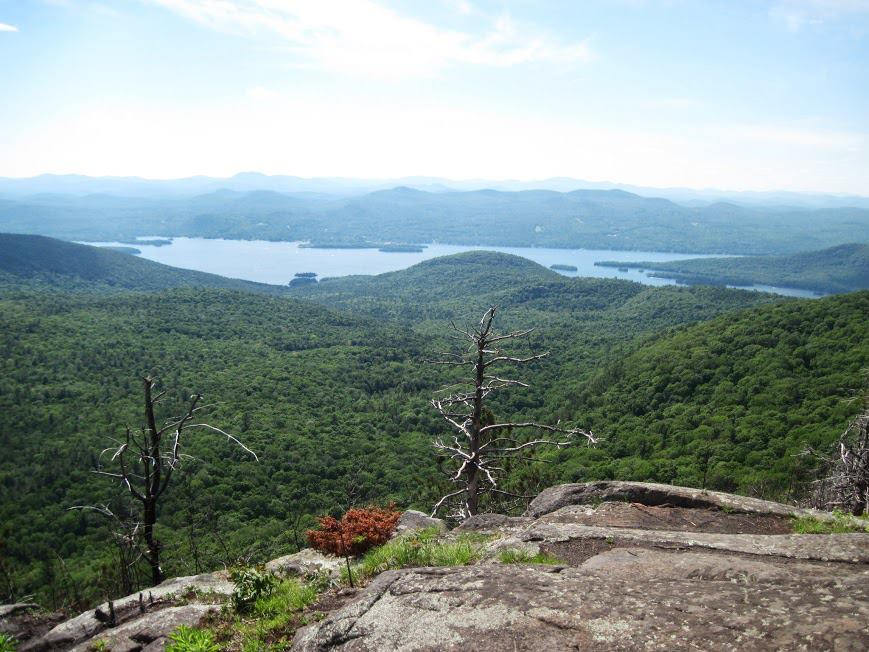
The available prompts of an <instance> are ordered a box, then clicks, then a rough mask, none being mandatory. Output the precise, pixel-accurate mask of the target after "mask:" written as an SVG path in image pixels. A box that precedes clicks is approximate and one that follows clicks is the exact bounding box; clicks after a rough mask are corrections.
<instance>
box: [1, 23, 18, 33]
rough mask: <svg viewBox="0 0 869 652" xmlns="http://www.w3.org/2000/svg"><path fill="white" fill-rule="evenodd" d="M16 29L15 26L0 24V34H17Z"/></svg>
mask: <svg viewBox="0 0 869 652" xmlns="http://www.w3.org/2000/svg"><path fill="white" fill-rule="evenodd" d="M17 31H18V28H17V27H15V25H7V24H6V23H0V32H17Z"/></svg>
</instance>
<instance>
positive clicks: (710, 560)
mask: <svg viewBox="0 0 869 652" xmlns="http://www.w3.org/2000/svg"><path fill="white" fill-rule="evenodd" d="M794 517H802V518H815V519H818V520H820V521H825V520H829V519H831V518H832V517H831V516H830V515H829V514H825V513H823V512H814V511H807V510H800V509H797V508H794V507H791V506H788V505H782V504H779V503H771V502H768V501H760V500H755V499H751V498H745V497H740V496H734V495H731V494H723V493H718V492H708V491H699V490H694V489H686V488H682V487H670V486H667V485H657V484H648V483H637V482H602V483H588V484H577V485H561V486H558V487H553V488H550V489H548V490H546V491H544V492H543V493H542V494H541V495H540V496H539V497H538V498H537V499H535V500H534V501H533V502H532V503H531V505H530V507H529V509H528V512H527V513H526V515H525V517H519V518H507V517H503V516H498V515H479V516H475V517H472V518H471V519H469V521H467V522H466V523H464V524H463V525H462V526H460V528H458V529H459V530H460V531H461V530H464V531H469V530H471V531H477V532H490V533H493V534H494V535H496V536H497V538H496V539H494V541H493V542H492V543H491V544H490V547H491V553H492V555H491V559H489V560H488V562H486V561H484V562H483V563H480V564H477V565H474V566H466V567H448V568H410V569H402V570H393V571H387V572H385V573H382V574H381V575H379V576H378V577H377V578H376V579H375V580H374V581H373V582H372V583H371V585H369V586H368V587H367V589H365V591H364V592H362V593H361V594H360V595H359V596H358V597H356V598H355V599H354V600H353V601H352V602H350V603H349V604H346V605H345V606H343V607H342V608H340V609H338V610H336V611H334V612H332V613H330V614H328V615H327V616H326V617H325V618H324V619H323V620H322V621H321V622H319V623H316V624H314V625H311V626H308V627H306V628H304V629H302V630H300V631H299V632H298V634H297V635H296V638H295V641H294V645H293V649H294V650H297V651H298V652H303V651H305V652H308V651H311V652H313V651H315V650H317V651H321V650H347V651H350V650H353V651H363V650H372V651H373V650H467V649H476V650H505V651H510V652H512V651H514V650H636V649H648V650H698V649H703V650H709V649H724V648H733V649H740V650H766V649H768V650H781V649H793V650H865V649H867V648H869V629H867V627H866V623H867V622H869V621H867V618H869V534H863V533H851V534H827V535H813V534H794V533H793V527H792V519H793V518H794ZM505 549H521V550H524V551H525V552H527V553H528V556H531V555H533V554H536V553H540V552H544V553H548V554H549V555H550V556H552V557H555V558H557V559H560V560H562V562H563V563H562V564H560V565H539V564H509V565H508V564H500V563H495V562H494V558H495V557H496V556H497V555H496V553H497V551H499V550H505Z"/></svg>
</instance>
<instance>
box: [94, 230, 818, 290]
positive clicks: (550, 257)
mask: <svg viewBox="0 0 869 652" xmlns="http://www.w3.org/2000/svg"><path fill="white" fill-rule="evenodd" d="M156 237H160V236H142V237H141V238H140V240H143V241H147V240H151V239H154V238H156ZM171 240H172V243H171V244H168V245H162V246H155V245H153V244H140V243H136V244H135V245H134V246H135V248H136V249H139V250H140V251H141V254H140V255H141V256H142V257H143V258H147V259H148V260H153V261H155V262H158V263H163V264H165V265H171V266H173V267H181V268H184V269H194V270H198V271H202V272H210V273H212V274H219V275H221V276H227V277H229V278H240V279H245V280H248V281H258V282H260V283H271V284H274V285H286V284H287V283H288V282H289V281H290V280H291V279H292V278H293V277H294V276H295V274H298V273H303V272H314V273H316V274H317V275H318V277H319V278H325V277H334V276H350V275H354V274H383V273H384V272H392V271H397V270H400V269H405V268H407V267H410V266H411V265H415V264H417V263H420V262H422V261H424V260H428V259H430V258H436V257H438V256H448V255H450V254H457V253H461V252H465V251H474V250H478V249H485V250H487V251H500V252H502V253H508V254H514V255H516V256H522V257H523V258H527V259H529V260H533V261H534V262H536V263H539V264H541V265H543V266H544V267H549V266H550V265H572V266H574V267H576V268H577V269H576V271H563V270H556V271H557V272H558V273H559V274H562V275H564V276H591V277H596V278H620V279H626V280H629V281H637V282H639V283H643V284H645V285H657V286H660V285H680V284H678V283H676V282H674V281H672V280H670V279H664V278H656V277H652V276H648V275H647V274H646V273H645V272H643V271H640V270H638V269H625V270H622V269H619V268H617V267H597V266H595V264H594V263H595V262H598V261H604V260H610V261H617V262H618V261H625V262H629V261H636V260H643V261H648V262H666V261H673V260H685V259H687V258H709V257H710V256H708V255H703V254H691V253H688V254H676V253H671V252H661V251H616V250H610V249H547V248H544V247H490V246H486V247H471V246H463V245H446V244H429V245H425V248H424V249H423V250H422V251H421V252H384V251H379V250H377V249H344V248H342V249H324V248H313V247H305V246H304V243H301V242H272V241H267V240H220V239H210V238H182V237H178V238H172V239H171ZM88 244H93V245H97V246H124V245H126V246H131V245H130V243H118V242H91V243H88ZM746 289H756V290H762V291H765V292H775V293H777V294H783V295H786V296H792V297H804V298H811V297H816V296H817V295H816V294H815V293H814V292H811V291H809V290H800V289H795V288H779V287H771V286H763V287H757V288H746Z"/></svg>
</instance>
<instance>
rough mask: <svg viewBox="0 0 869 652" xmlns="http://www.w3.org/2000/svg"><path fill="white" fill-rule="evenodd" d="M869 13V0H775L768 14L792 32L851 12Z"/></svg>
mask: <svg viewBox="0 0 869 652" xmlns="http://www.w3.org/2000/svg"><path fill="white" fill-rule="evenodd" d="M866 13H869V0H777V1H776V2H774V3H773V5H772V7H771V8H770V11H769V14H770V16H771V17H772V18H773V19H774V20H776V21H779V22H781V23H784V25H785V27H787V28H788V29H789V30H790V31H792V32H798V31H800V30H801V29H802V28H803V27H806V26H807V25H820V24H822V23H825V22H827V21H829V20H835V19H839V18H842V17H843V16H847V15H851V14H866Z"/></svg>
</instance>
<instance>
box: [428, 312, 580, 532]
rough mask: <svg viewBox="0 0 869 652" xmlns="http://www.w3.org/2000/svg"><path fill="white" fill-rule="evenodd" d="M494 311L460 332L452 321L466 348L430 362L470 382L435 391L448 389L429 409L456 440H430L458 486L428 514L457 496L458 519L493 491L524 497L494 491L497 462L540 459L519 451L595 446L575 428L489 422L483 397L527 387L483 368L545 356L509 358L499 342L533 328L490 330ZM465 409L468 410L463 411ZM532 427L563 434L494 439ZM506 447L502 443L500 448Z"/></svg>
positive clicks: (498, 469)
mask: <svg viewBox="0 0 869 652" xmlns="http://www.w3.org/2000/svg"><path fill="white" fill-rule="evenodd" d="M496 312H497V308H495V307H492V308H489V309H488V310H487V311H486V312H485V313H483V317H482V318H481V319H480V322H479V325H478V326H477V327H476V328H474V329H472V330H471V329H468V330H463V329H460V328H458V327H457V326H456V325H455V324H453V323H451V324H450V326H451V327H452V329H453V330H454V331H455V332H458V333H460V334H462V335H464V337H465V338H467V340H469V341H470V346H469V347H468V348H467V349H465V350H463V351H462V352H460V353H459V352H448V353H443V354H441V359H440V360H437V361H434V362H433V364H445V365H452V366H464V365H468V366H469V367H471V370H472V376H471V378H470V380H469V381H466V382H464V383H458V384H453V385H449V386H447V387H445V388H443V389H441V390H440V392H439V393H443V392H445V391H447V390H449V391H453V393H452V394H449V395H447V396H440V397H438V396H435V397H434V398H433V399H432V400H431V405H432V406H433V407H434V408H435V410H437V412H438V413H439V414H440V416H441V418H443V419H444V421H446V422H447V423H448V424H449V425H450V426H451V427H452V428H453V429H454V430H455V431H457V432H458V433H460V436H458V435H457V436H454V437H453V444H452V445H448V444H445V443H444V441H443V440H442V439H437V440H435V441H434V442H433V445H434V448H435V450H437V451H439V452H440V453H441V454H442V457H443V458H444V459H445V461H448V462H450V463H452V464H454V465H455V466H454V467H453V468H454V469H455V470H454V471H452V472H450V473H449V474H448V476H449V477H450V480H451V481H452V482H453V483H455V484H457V485H459V487H460V488H459V489H458V490H456V491H453V492H451V493H448V494H447V495H446V496H444V497H442V498H441V499H440V500H439V501H438V502H437V503H436V504H435V506H434V510H433V512H432V514H433V515H434V514H435V513H437V512H438V510H440V509H441V508H442V507H444V506H445V505H447V504H448V503H449V502H450V501H453V502H455V501H454V500H453V499H455V498H457V497H458V496H464V502H463V503H462V504H459V505H454V507H455V510H456V511H455V513H456V514H458V515H461V516H468V515H472V514H476V513H477V512H478V509H479V506H480V504H479V499H480V496H481V495H485V494H489V493H497V494H500V495H506V496H510V497H512V498H525V497H526V496H524V494H515V493H511V492H508V491H504V490H502V489H500V488H497V487H498V483H499V474H502V473H504V469H503V468H502V467H499V466H496V465H495V463H496V461H497V460H502V459H512V460H518V461H525V462H534V461H539V460H537V459H536V458H534V457H533V456H527V455H524V454H523V453H524V452H525V451H531V450H534V449H538V448H541V447H545V446H550V447H555V448H561V447H563V446H567V445H569V444H571V443H573V442H574V439H575V438H576V437H577V436H581V437H584V438H585V440H586V442H587V443H588V444H589V445H591V444H594V443H596V442H597V439H596V438H595V436H594V434H593V433H591V432H590V431H586V430H583V429H580V428H564V427H561V426H560V424H558V425H555V426H550V425H546V424H540V423H537V422H533V421H522V422H503V423H492V421H493V420H494V419H493V418H490V416H486V415H491V413H489V412H488V410H487V409H486V408H485V401H486V399H487V398H488V397H489V396H490V395H491V394H492V393H493V392H496V391H498V390H501V389H505V388H507V387H528V386H529V385H528V383H525V382H523V381H521V380H516V379H512V378H502V377H501V376H499V375H497V374H492V373H486V370H487V369H488V368H489V367H490V366H492V365H497V364H500V363H513V364H524V363H529V362H533V361H535V360H540V359H542V358H545V357H546V356H548V355H549V354H548V353H537V354H532V355H528V356H517V355H511V354H510V353H507V352H504V351H502V350H501V348H500V347H499V346H493V344H497V343H498V342H502V341H505V340H511V339H515V338H521V337H525V336H527V335H528V334H530V333H531V332H532V331H533V329H526V330H520V331H513V332H510V333H505V334H498V333H495V332H494V331H493V330H492V326H493V323H494V320H495V314H496ZM456 387H461V388H467V389H466V390H465V391H454V388H456ZM463 408H466V409H467V411H466V412H465V411H462V409H463ZM531 428H534V429H537V430H542V431H544V432H551V433H558V434H561V435H564V441H555V440H551V439H541V438H537V439H531V440H525V439H520V438H515V437H505V436H497V437H496V436H494V435H496V434H498V433H500V432H502V431H505V430H509V431H511V432H512V430H513V429H520V430H521V429H531ZM505 444H506V445H505Z"/></svg>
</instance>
